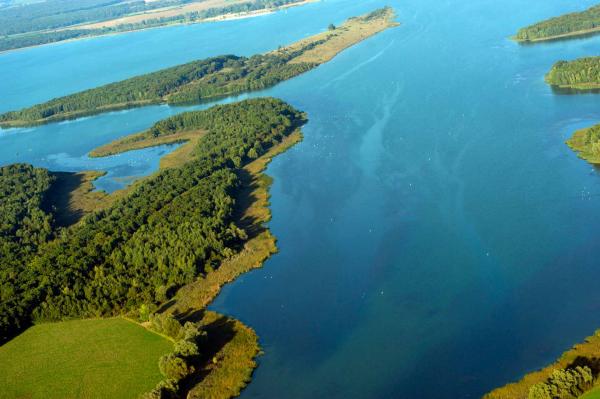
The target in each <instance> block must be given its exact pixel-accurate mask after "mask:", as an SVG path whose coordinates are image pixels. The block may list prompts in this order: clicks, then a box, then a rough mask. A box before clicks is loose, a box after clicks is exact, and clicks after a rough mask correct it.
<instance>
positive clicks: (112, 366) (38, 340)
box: [0, 318, 173, 399]
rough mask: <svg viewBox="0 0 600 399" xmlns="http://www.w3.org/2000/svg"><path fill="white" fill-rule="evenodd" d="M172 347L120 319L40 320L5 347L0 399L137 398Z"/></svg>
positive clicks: (0, 350) (0, 356) (0, 367)
mask: <svg viewBox="0 0 600 399" xmlns="http://www.w3.org/2000/svg"><path fill="white" fill-rule="evenodd" d="M172 348H173V343H172V342H171V341H169V340H167V339H166V338H163V337H162V336H160V335H157V334H155V333H153V332H150V331H148V330H146V329H145V328H143V327H141V326H139V325H138V324H135V323H133V322H130V321H127V320H125V319H121V318H113V319H91V320H90V319H88V320H75V321H66V322H60V323H47V324H39V325H36V326H33V327H31V328H29V329H28V330H26V331H25V332H24V333H23V334H21V335H19V336H18V337H16V338H15V339H13V340H11V341H9V342H8V343H6V344H5V345H3V346H0V387H2V388H1V389H0V398H28V399H36V398H40V399H42V398H44V399H52V398H57V399H58V398H60V399H66V398H114V399H118V398H136V397H138V396H139V395H140V394H142V393H144V392H146V391H150V390H151V389H152V388H154V386H155V385H156V384H157V383H158V382H159V381H160V380H161V379H162V378H163V377H162V375H161V374H160V371H159V370H158V359H159V358H160V357H161V356H162V355H163V354H165V353H168V352H170V351H172Z"/></svg>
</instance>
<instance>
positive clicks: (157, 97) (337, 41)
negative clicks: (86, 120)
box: [0, 7, 398, 128]
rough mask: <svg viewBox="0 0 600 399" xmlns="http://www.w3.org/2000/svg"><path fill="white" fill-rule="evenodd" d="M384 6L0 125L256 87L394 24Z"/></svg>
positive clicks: (18, 114) (35, 109) (14, 116)
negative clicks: (289, 39) (265, 49)
mask: <svg viewBox="0 0 600 399" xmlns="http://www.w3.org/2000/svg"><path fill="white" fill-rule="evenodd" d="M394 18H395V14H394V11H393V9H391V8H389V7H385V8H382V9H378V10H375V11H373V12H371V13H368V14H365V15H362V16H360V17H354V18H350V19H348V20H347V21H346V22H345V23H344V24H342V25H341V26H339V27H330V29H329V30H328V31H326V32H323V33H320V34H317V35H314V36H311V37H309V38H307V39H303V40H301V41H299V42H297V43H294V44H291V45H289V46H286V47H283V48H280V49H278V50H275V51H271V52H269V53H266V54H261V55H255V56H252V57H238V56H234V55H224V56H218V57H212V58H208V59H204V60H199V61H194V62H190V63H188V64H183V65H179V66H175V67H172V68H167V69H163V70H161V71H158V72H154V73H150V74H147V75H142V76H138V77H134V78H131V79H127V80H124V81H121V82H116V83H111V84H108V85H105V86H101V87H98V88H95V89H90V90H86V91H83V92H80V93H76V94H72V95H68V96H65V97H60V98H57V99H53V100H50V101H48V102H46V103H42V104H38V105H34V106H32V107H29V108H25V109H22V110H20V111H12V112H7V113H4V114H2V115H0V126H1V127H5V128H6V127H20V126H32V125H37V124H43V123H49V122H54V121H60V120H65V119H73V118H78V117H82V116H85V115H91V114H97V113H101V112H107V111H113V110H119V109H126V108H132V107H137V106H143V105H149V104H165V103H166V104H191V103H198V102H202V101H206V100H210V99H214V98H218V97H223V96H228V95H233V94H239V93H244V92H248V91H253V90H261V89H265V88H267V87H271V86H273V85H275V84H277V83H279V82H281V81H284V80H287V79H290V78H293V77H295V76H298V75H300V74H302V73H304V72H306V71H309V70H311V69H313V68H316V67H317V66H318V65H320V64H323V63H325V62H327V61H329V60H331V59H332V58H333V57H334V56H335V55H336V54H338V53H339V52H341V51H343V50H344V49H346V48H348V47H350V46H352V45H354V44H356V43H359V42H360V41H362V40H364V39H366V38H368V37H370V36H373V35H375V34H377V33H379V32H381V31H383V30H385V29H388V28H390V27H393V26H397V25H398V24H397V23H396V22H395V21H394Z"/></svg>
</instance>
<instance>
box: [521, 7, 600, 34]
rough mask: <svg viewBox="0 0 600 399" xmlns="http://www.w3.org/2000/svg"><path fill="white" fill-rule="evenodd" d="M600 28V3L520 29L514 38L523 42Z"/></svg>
mask: <svg viewBox="0 0 600 399" xmlns="http://www.w3.org/2000/svg"><path fill="white" fill-rule="evenodd" d="M598 28H600V5H597V6H594V7H591V8H590V9H588V10H585V11H583V12H574V13H570V14H566V15H562V16H560V17H555V18H551V19H548V20H546V21H542V22H538V23H536V24H534V25H531V26H528V27H526V28H523V29H520V30H519V32H517V34H516V35H515V37H514V38H515V40H518V41H523V42H527V41H538V40H545V39H546V40H547V39H552V38H554V37H557V36H563V35H565V36H567V35H576V34H578V33H582V34H584V33H587V32H588V31H590V30H594V29H598Z"/></svg>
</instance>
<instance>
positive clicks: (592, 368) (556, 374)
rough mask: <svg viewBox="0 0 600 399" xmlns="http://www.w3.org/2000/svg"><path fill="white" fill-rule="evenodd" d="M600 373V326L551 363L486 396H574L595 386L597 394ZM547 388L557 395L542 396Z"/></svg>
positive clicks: (496, 398)
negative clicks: (599, 328)
mask: <svg viewBox="0 0 600 399" xmlns="http://www.w3.org/2000/svg"><path fill="white" fill-rule="evenodd" d="M599 374H600V330H599V331H597V332H596V333H595V334H594V335H592V336H591V337H588V338H586V339H585V341H584V342H583V343H581V344H577V345H575V346H574V347H573V348H572V349H570V350H568V351H567V352H565V353H563V355H562V356H561V357H560V358H559V359H558V360H557V361H555V362H554V363H552V364H551V365H549V366H547V367H544V368H543V369H541V370H539V371H534V372H532V373H529V374H527V375H526V376H525V377H523V379H521V380H520V381H519V382H515V383H511V384H508V385H505V386H503V387H501V388H497V389H495V390H493V391H492V392H490V393H488V394H487V395H485V396H484V399H528V398H530V399H531V398H535V399H537V398H540V399H542V398H546V397H547V398H554V397H558V398H571V397H579V396H580V395H583V394H584V393H586V392H588V391H589V392H590V394H591V393H592V392H591V391H592V390H593V391H596V394H597V393H598V389H599V387H598V386H596V385H595V384H596V382H598V376H599ZM590 376H591V379H590ZM546 390H547V391H548V393H549V395H550V392H554V395H555V396H543V392H545V391H546ZM559 394H562V395H564V396H559ZM536 395H542V396H536Z"/></svg>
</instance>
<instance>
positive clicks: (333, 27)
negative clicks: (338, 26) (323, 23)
mask: <svg viewBox="0 0 600 399" xmlns="http://www.w3.org/2000/svg"><path fill="white" fill-rule="evenodd" d="M327 29H328V30H335V25H334V24H329V26H328V27H327Z"/></svg>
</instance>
